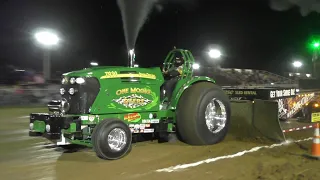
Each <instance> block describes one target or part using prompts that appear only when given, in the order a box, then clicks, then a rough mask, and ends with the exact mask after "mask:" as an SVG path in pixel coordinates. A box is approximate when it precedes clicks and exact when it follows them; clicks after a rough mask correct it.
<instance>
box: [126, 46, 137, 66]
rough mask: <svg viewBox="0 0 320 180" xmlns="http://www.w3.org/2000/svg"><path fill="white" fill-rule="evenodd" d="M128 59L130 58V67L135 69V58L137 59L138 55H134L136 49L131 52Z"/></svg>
mask: <svg viewBox="0 0 320 180" xmlns="http://www.w3.org/2000/svg"><path fill="white" fill-rule="evenodd" d="M128 57H129V67H134V65H135V57H136V54H135V53H134V49H131V50H129V52H128Z"/></svg>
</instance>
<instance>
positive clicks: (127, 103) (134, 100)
mask: <svg viewBox="0 0 320 180" xmlns="http://www.w3.org/2000/svg"><path fill="white" fill-rule="evenodd" d="M112 101H113V102H116V103H118V104H120V105H122V106H124V107H126V108H131V109H134V108H138V107H141V106H146V105H148V104H150V103H151V102H152V101H151V100H149V99H147V98H145V97H143V96H141V95H137V94H132V95H129V96H122V97H120V98H118V99H113V100H112Z"/></svg>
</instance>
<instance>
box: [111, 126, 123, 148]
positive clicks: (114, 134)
mask: <svg viewBox="0 0 320 180" xmlns="http://www.w3.org/2000/svg"><path fill="white" fill-rule="evenodd" d="M126 144H127V136H126V132H125V131H124V130H123V129H120V128H114V129H113V130H112V131H110V133H109V134H108V145H109V147H110V149H111V150H113V151H121V150H122V149H123V148H124V147H125V145H126Z"/></svg>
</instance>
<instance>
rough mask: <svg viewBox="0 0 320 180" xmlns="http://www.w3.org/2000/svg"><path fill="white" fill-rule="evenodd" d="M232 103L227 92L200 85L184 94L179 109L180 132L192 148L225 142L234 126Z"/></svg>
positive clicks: (210, 85)
mask: <svg viewBox="0 0 320 180" xmlns="http://www.w3.org/2000/svg"><path fill="white" fill-rule="evenodd" d="M230 112H231V111H230V101H229V98H228V96H227V95H226V94H225V93H224V92H223V90H222V89H221V88H220V87H219V86H217V85H215V84H213V83H209V82H199V83H196V84H194V85H192V86H191V87H189V88H188V89H186V90H185V92H184V93H183V94H182V96H181V98H180V100H179V103H178V106H177V112H176V113H177V132H178V135H179V136H180V139H181V140H182V141H183V142H185V143H187V144H190V145H211V144H216V143H218V142H220V141H222V140H223V139H224V138H225V136H226V135H227V132H228V128H229V125H230Z"/></svg>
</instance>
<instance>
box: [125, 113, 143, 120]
mask: <svg viewBox="0 0 320 180" xmlns="http://www.w3.org/2000/svg"><path fill="white" fill-rule="evenodd" d="M140 119H141V115H140V114H139V113H129V114H126V115H125V116H124V120H126V121H129V122H137V121H139V120H140Z"/></svg>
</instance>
